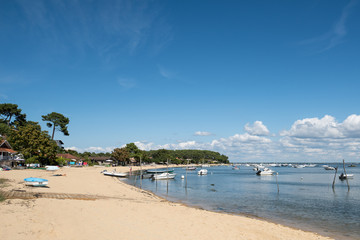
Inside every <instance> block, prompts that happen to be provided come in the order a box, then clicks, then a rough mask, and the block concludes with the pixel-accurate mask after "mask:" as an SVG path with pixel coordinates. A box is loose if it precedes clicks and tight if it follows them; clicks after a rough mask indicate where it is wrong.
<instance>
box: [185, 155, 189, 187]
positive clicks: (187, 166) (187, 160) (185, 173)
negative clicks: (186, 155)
mask: <svg viewBox="0 0 360 240" xmlns="http://www.w3.org/2000/svg"><path fill="white" fill-rule="evenodd" d="M188 167H189V160H187V165H186V168H185V169H186V171H185V188H186V189H187V171H188Z"/></svg>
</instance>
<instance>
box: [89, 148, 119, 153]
mask: <svg viewBox="0 0 360 240" xmlns="http://www.w3.org/2000/svg"><path fill="white" fill-rule="evenodd" d="M113 150H114V147H105V148H104V147H88V148H85V149H84V151H85V152H95V153H100V152H112V151H113Z"/></svg>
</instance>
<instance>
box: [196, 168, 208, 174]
mask: <svg viewBox="0 0 360 240" xmlns="http://www.w3.org/2000/svg"><path fill="white" fill-rule="evenodd" d="M207 173H208V170H207V169H200V170H199V171H198V173H197V174H198V175H207Z"/></svg>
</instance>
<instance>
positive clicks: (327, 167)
mask: <svg viewBox="0 0 360 240" xmlns="http://www.w3.org/2000/svg"><path fill="white" fill-rule="evenodd" d="M323 167H324V169H325V170H335V168H334V167H331V166H328V165H324V166H323Z"/></svg>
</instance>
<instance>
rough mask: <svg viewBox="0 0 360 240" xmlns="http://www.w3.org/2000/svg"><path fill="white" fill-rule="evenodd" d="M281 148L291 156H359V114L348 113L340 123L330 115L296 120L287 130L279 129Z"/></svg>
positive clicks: (319, 157) (330, 157)
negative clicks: (280, 131)
mask: <svg viewBox="0 0 360 240" xmlns="http://www.w3.org/2000/svg"><path fill="white" fill-rule="evenodd" d="M281 136H282V138H280V139H279V143H280V145H281V146H282V148H281V149H282V151H283V152H287V153H294V156H297V157H299V156H303V157H305V158H318V160H319V159H326V160H338V161H339V160H341V159H342V158H348V159H352V160H354V157H356V159H359V156H355V155H354V152H359V151H360V116H359V115H355V114H353V115H350V116H349V117H347V118H346V119H345V120H344V121H343V122H342V123H339V122H337V121H336V119H335V118H334V117H332V116H329V115H325V116H324V117H323V118H321V119H318V118H305V119H302V120H297V121H295V123H294V124H293V125H292V126H291V128H290V130H288V131H283V132H282V133H281Z"/></svg>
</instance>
